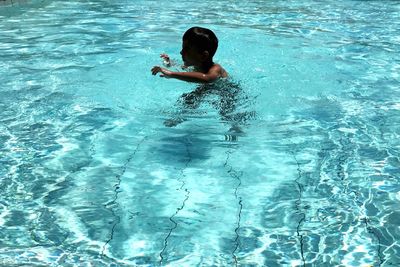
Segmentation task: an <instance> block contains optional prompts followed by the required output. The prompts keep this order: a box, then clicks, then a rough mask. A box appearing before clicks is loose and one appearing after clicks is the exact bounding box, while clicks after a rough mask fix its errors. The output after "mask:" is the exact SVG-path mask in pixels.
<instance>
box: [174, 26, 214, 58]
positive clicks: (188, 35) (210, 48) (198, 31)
mask: <svg viewBox="0 0 400 267" xmlns="http://www.w3.org/2000/svg"><path fill="white" fill-rule="evenodd" d="M182 39H183V40H184V41H188V42H190V44H191V45H193V46H194V47H196V48H197V49H199V50H200V52H204V51H207V52H208V54H209V55H210V58H212V57H213V56H214V55H215V52H216V51H217V48H218V38H217V36H215V34H214V33H213V32H212V31H211V30H209V29H206V28H202V27H192V28H190V29H189V30H187V31H186V32H185V34H184V35H183V38H182Z"/></svg>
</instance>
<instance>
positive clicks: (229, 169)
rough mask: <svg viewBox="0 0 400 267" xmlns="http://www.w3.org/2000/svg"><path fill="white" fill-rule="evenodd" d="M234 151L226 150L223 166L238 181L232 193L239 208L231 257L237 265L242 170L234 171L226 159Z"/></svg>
mask: <svg viewBox="0 0 400 267" xmlns="http://www.w3.org/2000/svg"><path fill="white" fill-rule="evenodd" d="M234 152H235V151H232V150H228V151H226V152H225V153H226V159H225V163H224V165H223V166H224V168H228V170H227V172H228V174H229V175H230V176H231V177H232V178H235V179H236V180H237V181H238V183H237V185H236V187H235V191H234V194H235V198H236V199H237V200H239V201H238V208H239V210H238V215H237V222H236V228H235V235H236V236H235V240H234V243H235V245H234V249H233V251H232V258H233V260H234V263H235V266H238V264H239V262H238V259H237V256H236V251H237V250H238V249H239V247H240V241H239V237H240V236H239V229H240V223H241V219H242V209H243V203H242V197H240V196H239V195H238V191H239V187H240V186H241V184H242V180H241V177H242V176H243V172H242V171H239V172H238V171H236V170H234V169H233V167H232V165H229V164H228V161H229V158H230V155H231V154H232V153H234Z"/></svg>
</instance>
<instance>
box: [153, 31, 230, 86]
mask: <svg viewBox="0 0 400 267" xmlns="http://www.w3.org/2000/svg"><path fill="white" fill-rule="evenodd" d="M182 42H183V44H182V51H181V55H182V60H183V62H184V67H189V66H192V67H193V68H194V71H190V72H174V71H170V70H168V69H165V68H161V67H159V66H154V67H153V68H152V69H151V72H152V74H153V75H156V74H157V73H161V75H160V77H165V78H175V79H179V80H182V81H186V82H195V83H210V82H214V81H216V80H217V79H218V78H225V77H228V73H227V72H226V71H225V70H224V69H223V68H222V67H221V66H220V65H219V64H216V63H214V62H213V56H214V54H215V52H216V51H217V48H218V39H217V37H216V36H215V34H214V33H213V32H212V31H211V30H209V29H206V28H201V27H192V28H190V29H189V30H187V31H186V32H185V34H184V35H183V38H182ZM161 57H162V58H163V59H164V61H165V63H166V65H167V66H168V65H170V61H169V57H168V56H167V55H165V54H163V55H161Z"/></svg>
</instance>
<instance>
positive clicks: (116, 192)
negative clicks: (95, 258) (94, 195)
mask: <svg viewBox="0 0 400 267" xmlns="http://www.w3.org/2000/svg"><path fill="white" fill-rule="evenodd" d="M146 139H147V136H145V137H143V138H142V140H141V141H140V142H139V143H138V144H137V145H136V148H135V150H134V151H133V152H132V153H131V154H130V155H129V157H128V158H127V159H126V161H125V163H124V165H123V166H122V168H121V173H120V174H117V175H116V176H115V178H116V179H117V183H116V184H115V185H114V198H113V199H112V200H111V201H109V202H107V203H106V204H104V207H105V208H106V209H108V210H109V211H110V212H111V214H112V217H113V218H114V221H113V225H112V227H111V230H110V236H109V238H108V239H107V240H106V242H105V243H104V245H103V248H102V250H101V257H104V256H105V249H106V247H107V245H108V244H109V243H110V242H111V241H112V239H113V238H114V232H115V228H116V226H117V225H118V224H119V223H120V222H121V216H120V215H117V213H116V212H115V208H116V207H118V206H119V205H118V202H117V201H118V195H119V193H120V192H121V191H120V190H119V189H120V186H121V182H122V179H121V177H122V176H123V175H124V174H125V172H126V169H127V168H128V165H129V163H130V162H131V161H132V159H133V158H134V157H135V155H136V153H137V152H138V150H139V147H140V146H141V144H142V143H143V142H144V141H145V140H146Z"/></svg>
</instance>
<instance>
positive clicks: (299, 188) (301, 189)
mask: <svg viewBox="0 0 400 267" xmlns="http://www.w3.org/2000/svg"><path fill="white" fill-rule="evenodd" d="M291 154H292V156H293V158H294V160H295V162H296V165H297V178H296V179H295V180H294V182H295V183H296V185H297V189H298V190H299V197H298V199H297V200H296V202H295V204H296V210H297V211H298V213H299V214H300V215H301V219H300V220H299V222H298V223H297V227H296V233H297V237H298V238H299V242H300V255H301V261H302V266H303V267H305V266H306V260H305V258H304V239H303V235H302V234H301V233H300V232H301V226H302V224H303V222H304V221H305V219H306V214H305V212H302V211H301V209H300V206H301V202H302V196H303V191H304V189H303V185H302V184H301V183H300V182H299V181H300V179H301V173H302V171H301V167H300V163H299V161H298V160H297V158H296V155H295V153H294V152H293V151H292V152H291Z"/></svg>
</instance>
